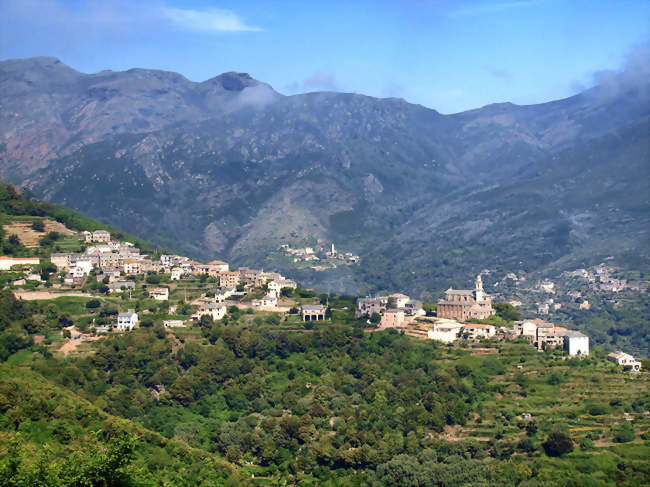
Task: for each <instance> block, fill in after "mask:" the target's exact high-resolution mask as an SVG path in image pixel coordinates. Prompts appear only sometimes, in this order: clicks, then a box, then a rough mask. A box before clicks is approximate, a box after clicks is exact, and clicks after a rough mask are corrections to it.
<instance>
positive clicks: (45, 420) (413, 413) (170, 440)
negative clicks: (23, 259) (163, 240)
mask: <svg viewBox="0 0 650 487" xmlns="http://www.w3.org/2000/svg"><path fill="white" fill-rule="evenodd" d="M202 284H203V283H201V282H200V281H195V282H192V281H187V282H186V283H185V286H192V287H193V288H195V289H199V290H200V289H201V288H200V287H198V286H200V285H202ZM185 292H187V291H186V290H185V289H182V290H181V289H179V290H176V291H174V292H173V293H172V297H173V298H174V299H178V297H179V296H182V295H183V294H184V293H185ZM135 294H138V293H137V292H136V293H135ZM299 295H304V296H305V298H298V299H299V300H303V301H306V302H309V299H313V298H310V296H313V293H309V292H307V291H300V293H299ZM123 299H124V302H123V305H126V306H130V307H135V306H137V305H138V301H139V300H141V298H139V297H133V299H132V301H128V300H127V297H126V296H124V298H123ZM181 299H182V298H181ZM86 301H87V300H86ZM329 303H330V306H331V307H332V310H331V313H332V318H331V321H327V322H324V323H319V324H317V325H316V326H315V327H312V326H310V327H304V326H302V324H300V323H299V322H298V321H297V320H296V317H295V315H294V316H291V315H287V317H286V319H283V318H282V317H281V315H278V314H276V313H269V312H256V311H244V310H239V309H238V308H236V307H232V308H231V309H230V310H229V313H228V316H227V317H226V318H224V319H223V320H221V321H219V322H212V320H210V319H202V320H201V322H200V324H199V325H195V326H191V327H189V328H183V329H174V330H173V331H172V330H165V329H164V328H162V326H161V325H160V320H161V319H162V317H163V316H164V315H165V314H164V313H160V312H158V311H157V310H156V309H153V308H152V309H153V312H151V314H147V315H146V316H147V318H146V319H143V321H142V325H141V326H140V327H139V328H137V329H135V330H134V331H132V332H128V333H123V334H119V333H111V334H109V336H107V337H104V338H101V339H99V340H97V341H94V342H87V343H85V344H84V345H83V347H81V348H79V349H78V350H77V351H76V352H74V353H71V354H69V355H67V356H66V355H63V354H62V353H61V352H59V351H57V350H59V348H60V345H61V342H60V341H59V339H57V337H60V336H61V332H60V329H61V327H62V326H63V325H64V324H65V323H68V322H69V321H72V322H74V323H79V326H81V327H84V326H87V325H83V323H84V322H85V321H87V317H88V314H89V313H91V316H97V317H99V316H101V314H102V313H103V312H105V311H106V312H108V309H109V308H111V307H113V306H114V304H113V303H112V302H110V301H108V302H104V303H101V302H100V305H99V306H100V307H99V308H92V309H90V310H89V308H87V307H86V306H83V305H78V304H79V303H76V302H75V303H73V302H68V301H66V302H65V303H59V302H58V300H49V301H33V302H21V301H16V300H15V298H13V295H12V294H11V293H9V292H6V291H5V292H3V293H2V294H1V295H0V316H1V317H2V318H0V325H1V326H2V329H3V333H2V335H0V336H1V337H2V346H3V347H4V348H3V352H2V354H1V356H0V358H2V359H3V360H4V359H6V360H7V364H6V365H3V366H2V369H1V370H0V377H1V379H0V398H2V402H1V403H0V406H1V407H0V413H1V415H0V430H1V434H0V464H1V465H2V467H1V469H0V471H1V472H3V475H5V477H4V479H12V480H11V482H13V483H11V482H10V481H9V480H7V481H6V482H4V484H6V485H42V484H39V483H38V481H39V480H38V479H42V478H48V479H49V478H51V479H55V481H53V484H52V485H80V481H79V482H78V481H77V480H76V479H79V478H84V479H91V480H89V481H88V484H89V485H117V484H110V483H109V482H104V480H103V479H104V478H108V477H110V478H113V479H115V478H120V479H122V478H123V479H125V480H124V482H122V483H121V484H119V485H152V484H153V485H223V484H227V483H229V484H230V485H242V484H243V479H244V478H246V479H250V481H251V482H254V484H255V485H283V484H284V483H285V482H286V483H287V484H293V485H297V486H313V485H319V486H320V485H325V486H335V485H350V486H397V485H399V486H413V487H416V486H428V485H433V486H461V485H463V486H464V485H467V486H469V485H473V486H474V485H490V486H492V485H497V486H500V485H501V486H511V485H521V486H538V485H544V486H565V485H593V486H603V487H604V486H608V485H613V484H615V485H622V486H639V485H647V483H648V481H647V479H648V478H650V477H649V476H650V470H649V469H648V465H649V463H648V461H647V460H648V458H649V455H650V432H649V428H650V419H649V418H650V417H649V415H648V410H649V409H650V395H648V390H649V386H650V375H649V374H648V372H642V373H640V374H636V375H629V373H625V372H623V371H622V370H621V369H620V368H619V367H617V366H615V365H614V364H612V363H610V362H607V361H606V360H605V354H604V352H602V351H601V350H599V349H596V350H594V351H593V352H592V355H591V356H590V357H589V358H587V359H583V360H579V359H571V360H566V357H564V356H562V354H561V352H560V351H553V350H549V351H547V352H544V353H540V352H537V351H535V350H534V349H533V348H531V347H530V345H529V344H528V343H525V342H494V341H489V342H484V343H480V342H479V343H474V344H471V343H470V344H456V345H442V344H438V343H436V342H433V341H428V340H425V341H422V340H417V339H414V338H411V337H408V336H404V335H401V334H398V333H396V332H395V331H383V332H380V333H367V332H364V331H363V328H364V327H365V326H367V324H366V323H365V321H363V320H356V319H354V316H353V313H352V311H351V309H352V305H353V303H354V298H353V297H350V296H330V298H329ZM62 320H63V321H62ZM35 324H38V326H37V327H35ZM39 336H41V337H42V336H45V340H37V338H38V337H39ZM36 342H38V343H36ZM154 392H155V394H154ZM134 436H136V437H137V438H138V440H137V443H135V441H136V440H134V439H133V437H134ZM44 444H48V445H50V446H49V447H48V448H43V447H42V445H44ZM131 451H132V453H131ZM69 455H73V457H72V458H75V459H77V458H78V459H79V461H78V462H63V461H62V458H63V457H64V456H66V458H70V456H69ZM221 458H225V459H226V460H227V461H224V460H220V459H221ZM228 462H230V463H228ZM233 465H236V466H233ZM251 475H254V476H255V480H254V481H253V479H251ZM102 476H103V477H102ZM23 477H26V478H28V479H29V482H32V483H31V484H30V483H28V482H27V483H22V484H21V483H20V479H21V478H23ZM92 479H95V480H92ZM568 479H570V482H569V480H568ZM75 482H77V483H75ZM102 482H104V483H102ZM129 482H130V484H129ZM4 484H3V485H4ZM45 485H47V484H45Z"/></svg>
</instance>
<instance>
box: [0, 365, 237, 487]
mask: <svg viewBox="0 0 650 487" xmlns="http://www.w3.org/2000/svg"><path fill="white" fill-rule="evenodd" d="M19 353H21V352H19ZM0 411H1V413H2V414H1V415H0V459H2V457H4V456H5V455H6V454H7V452H8V449H9V448H10V447H9V445H10V439H11V438H12V437H16V436H17V437H19V438H20V439H21V440H23V447H24V448H25V449H26V450H27V452H31V453H32V455H34V456H33V458H34V459H35V458H36V455H35V454H36V453H37V452H39V451H41V450H42V449H43V448H44V446H45V445H48V449H49V450H50V451H51V452H52V453H53V456H54V458H56V457H58V458H59V460H60V458H65V457H66V456H67V455H69V454H70V453H71V452H72V451H78V450H88V449H92V448H94V447H97V446H99V447H100V448H101V446H102V444H103V443H104V442H105V438H106V437H109V436H115V435H118V434H120V433H128V434H135V435H137V437H139V438H140V441H139V443H138V445H137V447H136V453H135V458H134V461H133V464H134V468H135V470H137V471H139V472H140V473H139V476H140V477H141V480H143V481H146V483H147V484H148V483H150V482H151V483H155V484H159V485H160V484H162V483H163V481H164V482H166V483H168V484H169V485H182V484H184V483H185V482H186V481H188V479H197V478H200V479H202V481H203V482H204V483H205V485H225V484H226V483H227V482H228V479H230V482H232V483H233V484H237V485H243V484H244V483H245V477H248V475H245V474H244V472H243V471H242V469H240V468H238V467H236V466H234V465H232V464H230V463H228V462H226V461H224V460H221V459H219V458H217V457H215V456H214V455H211V454H208V453H206V452H204V451H202V450H197V449H194V448H191V447H189V446H188V445H187V444H185V443H183V442H181V441H177V440H170V439H166V438H164V437H163V436H161V435H160V434H158V433H154V432H152V431H149V430H147V429H145V428H143V427H142V426H140V425H137V424H136V423H133V422H131V421H129V420H126V419H122V418H118V417H116V416H112V415H110V414H107V413H105V412H103V411H101V410H100V409H98V408H97V407H95V406H94V405H92V404H91V403H90V402H88V401H86V400H85V399H82V398H81V397H79V396H77V395H75V394H74V393H73V392H71V391H70V390H68V389H65V388H63V387H61V386H58V385H55V384H53V383H51V382H50V381H48V380H47V379H45V378H44V377H42V376H41V375H39V374H38V373H36V372H34V371H32V370H29V369H26V368H24V367H16V366H11V365H8V364H0ZM97 432H101V433H100V434H97ZM27 463H29V461H28V462H27Z"/></svg>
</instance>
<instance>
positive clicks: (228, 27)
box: [162, 8, 262, 32]
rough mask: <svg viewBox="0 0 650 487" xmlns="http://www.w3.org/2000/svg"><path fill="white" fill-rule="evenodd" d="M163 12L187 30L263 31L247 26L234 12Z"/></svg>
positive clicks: (173, 10)
mask: <svg viewBox="0 0 650 487" xmlns="http://www.w3.org/2000/svg"><path fill="white" fill-rule="evenodd" d="M162 12H163V14H164V15H165V16H166V17H167V18H168V19H169V20H171V21H172V22H173V23H174V24H176V25H178V26H179V27H182V28H184V29H187V30H194V31H200V32H259V31H261V30H262V29H261V28H260V27H255V26H252V25H248V24H246V23H245V22H244V21H243V20H242V19H241V18H240V17H239V16H238V15H237V14H236V13H235V12H233V11H232V10H224V9H220V8H208V9H205V10H191V9H182V8H163V9H162Z"/></svg>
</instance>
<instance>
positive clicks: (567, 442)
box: [542, 431, 573, 457]
mask: <svg viewBox="0 0 650 487" xmlns="http://www.w3.org/2000/svg"><path fill="white" fill-rule="evenodd" d="M542 447H543V448H544V451H545V452H546V454H547V455H548V456H549V457H561V456H562V455H565V454H566V453H570V452H572V451H573V441H571V437H570V436H569V435H568V434H567V433H565V432H563V431H553V432H551V433H550V434H549V435H548V438H547V439H546V441H545V442H544V443H542Z"/></svg>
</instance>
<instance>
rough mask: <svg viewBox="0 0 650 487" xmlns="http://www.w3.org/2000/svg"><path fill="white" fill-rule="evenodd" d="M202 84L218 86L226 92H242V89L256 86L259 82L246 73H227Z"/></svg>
mask: <svg viewBox="0 0 650 487" xmlns="http://www.w3.org/2000/svg"><path fill="white" fill-rule="evenodd" d="M202 84H208V85H219V86H221V87H222V88H223V89H224V90H226V91H242V90H243V89H244V88H248V87H250V86H257V85H259V84H260V82H259V81H257V80H256V79H254V78H253V77H251V75H250V74H248V73H237V72H234V71H229V72H227V73H223V74H220V75H219V76H215V77H214V78H210V79H209V80H207V81H204V82H203V83H202Z"/></svg>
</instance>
